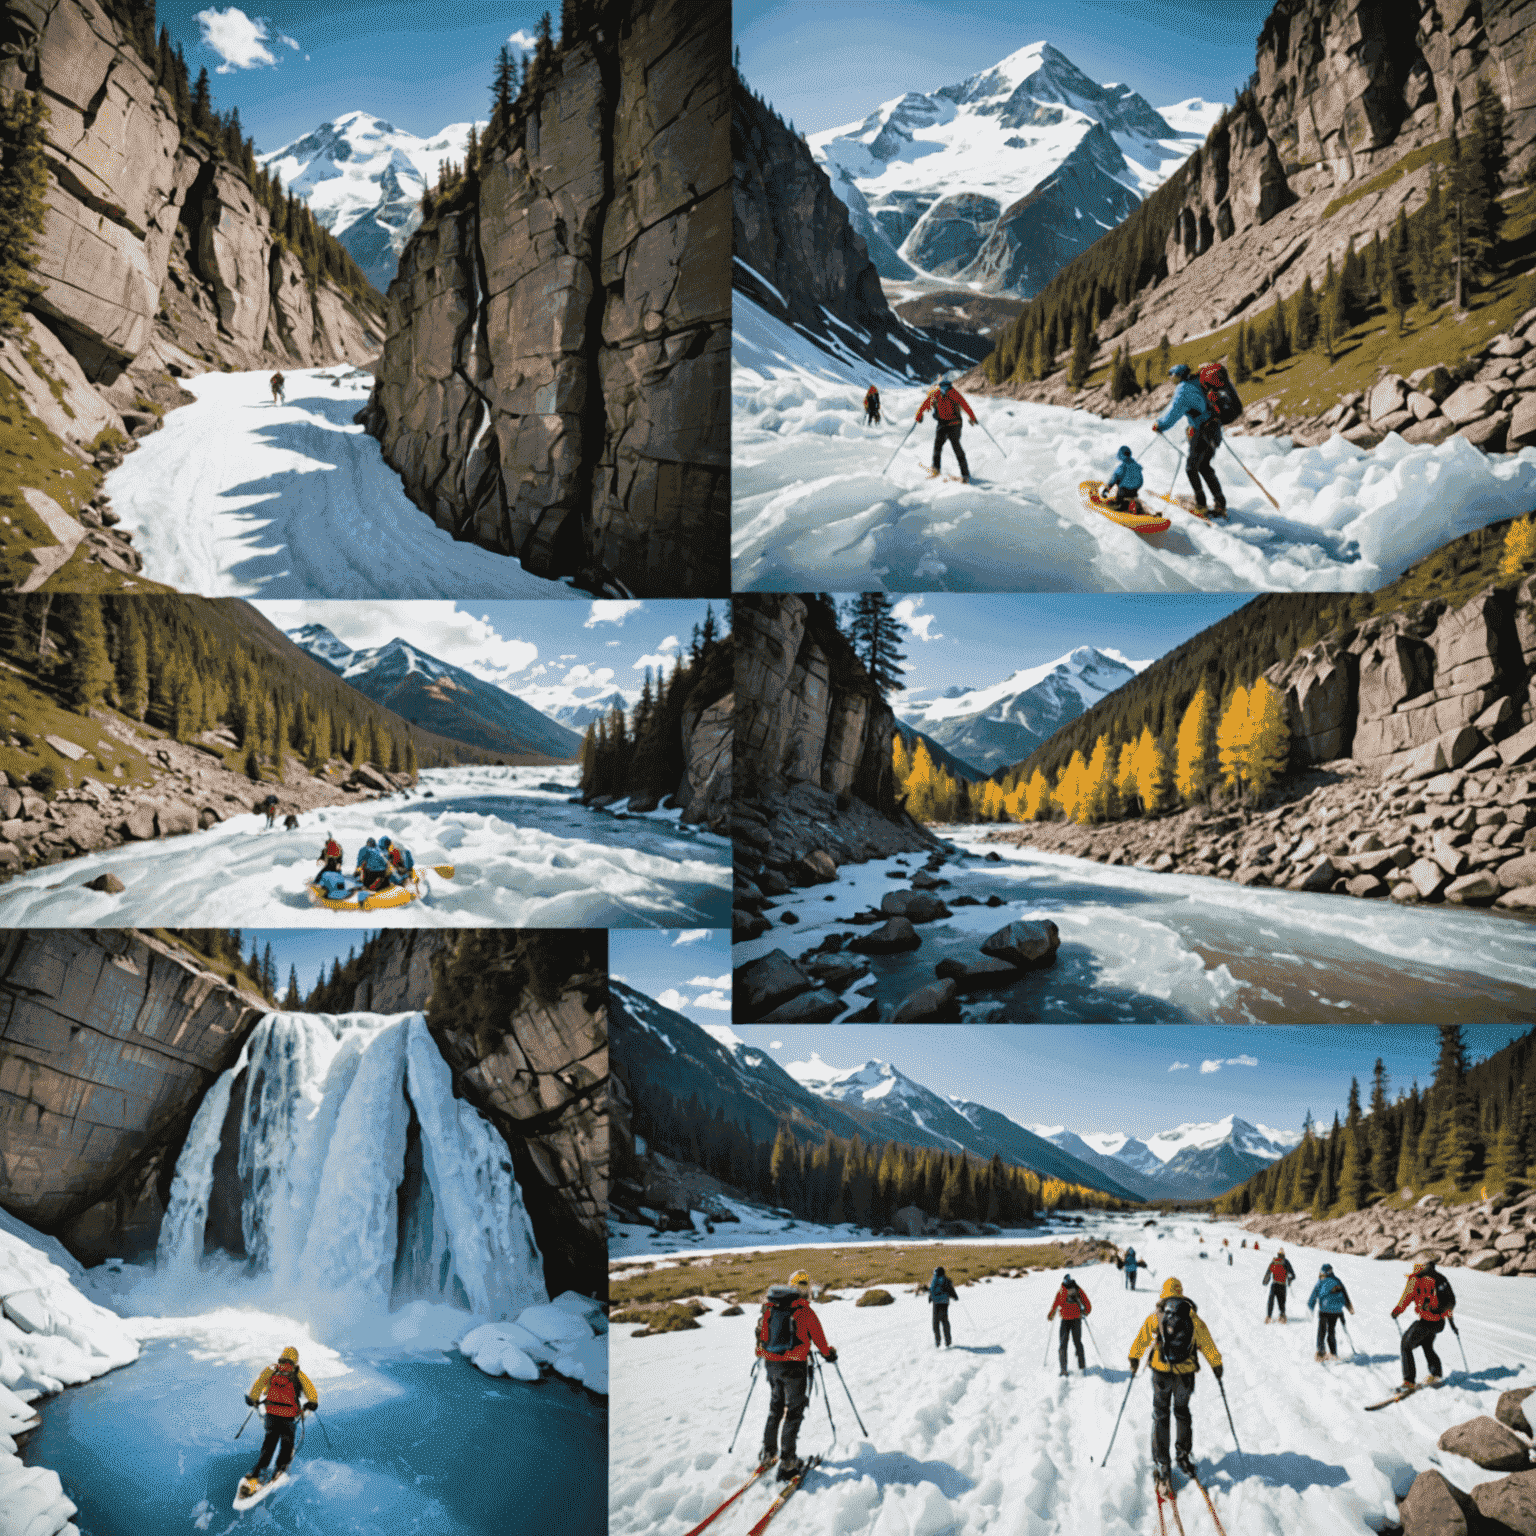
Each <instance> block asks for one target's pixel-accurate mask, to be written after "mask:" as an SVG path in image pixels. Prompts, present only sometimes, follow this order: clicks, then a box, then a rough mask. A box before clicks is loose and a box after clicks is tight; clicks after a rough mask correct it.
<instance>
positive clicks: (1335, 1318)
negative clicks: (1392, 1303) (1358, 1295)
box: [1307, 1264, 1355, 1360]
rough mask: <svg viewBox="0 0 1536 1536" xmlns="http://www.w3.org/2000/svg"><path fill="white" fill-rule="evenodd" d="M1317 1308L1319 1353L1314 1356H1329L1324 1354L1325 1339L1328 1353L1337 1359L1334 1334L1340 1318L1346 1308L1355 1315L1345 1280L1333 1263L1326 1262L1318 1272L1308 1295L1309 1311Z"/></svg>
mask: <svg viewBox="0 0 1536 1536" xmlns="http://www.w3.org/2000/svg"><path fill="white" fill-rule="evenodd" d="M1313 1307H1316V1308H1317V1353H1316V1355H1315V1356H1314V1357H1313V1358H1314V1359H1317V1360H1324V1359H1326V1358H1327V1356H1325V1355H1324V1354H1323V1341H1324V1339H1326V1340H1327V1342H1328V1354H1329V1355H1332V1356H1333V1358H1334V1359H1335V1360H1337V1359H1338V1358H1339V1344H1338V1340H1337V1339H1335V1338H1334V1334H1335V1333H1336V1332H1337V1331H1338V1327H1339V1319H1340V1318H1341V1317H1343V1315H1344V1309H1345V1308H1346V1307H1347V1308H1348V1309H1349V1315H1350V1316H1351V1317H1353V1316H1354V1315H1355V1308H1354V1304H1353V1303H1352V1302H1351V1301H1350V1299H1349V1292H1348V1291H1346V1290H1345V1289H1344V1282H1343V1281H1342V1280H1340V1279H1339V1277H1338V1276H1337V1275H1336V1274H1334V1272H1333V1265H1332V1264H1324V1265H1323V1267H1322V1269H1321V1270H1320V1271H1319V1272H1318V1276H1317V1284H1316V1285H1314V1286H1313V1287H1312V1294H1311V1295H1310V1296H1308V1297H1307V1311H1308V1312H1310V1311H1311V1310H1312V1308H1313Z"/></svg>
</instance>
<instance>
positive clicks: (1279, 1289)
mask: <svg viewBox="0 0 1536 1536" xmlns="http://www.w3.org/2000/svg"><path fill="white" fill-rule="evenodd" d="M1277 1301H1278V1302H1279V1303H1280V1316H1281V1317H1284V1316H1285V1287H1284V1286H1283V1285H1276V1284H1275V1283H1274V1281H1273V1280H1271V1281H1270V1283H1269V1301H1268V1303H1267V1305H1266V1306H1265V1308H1264V1320H1265V1322H1268V1321H1269V1319H1270V1317H1271V1315H1272V1314H1273V1313H1274V1310H1275V1303H1276V1302H1277Z"/></svg>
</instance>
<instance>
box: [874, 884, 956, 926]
mask: <svg viewBox="0 0 1536 1536" xmlns="http://www.w3.org/2000/svg"><path fill="white" fill-rule="evenodd" d="M880 910H881V911H882V912H884V913H885V915H886V916H887V917H904V918H906V919H907V921H908V922H913V923H932V922H936V921H937V920H938V919H939V918H941V917H948V916H950V910H949V908H948V907H946V906H945V905H944V903H943V902H942V901H940V900H939V898H938V897H937V896H935V895H933V894H932V893H931V892H929V891H887V892H886V893H885V895H884V896H882V897H881V898H880Z"/></svg>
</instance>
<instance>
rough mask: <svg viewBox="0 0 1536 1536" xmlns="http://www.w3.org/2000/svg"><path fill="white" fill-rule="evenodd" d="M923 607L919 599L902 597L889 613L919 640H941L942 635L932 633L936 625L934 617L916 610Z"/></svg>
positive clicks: (935, 617)
mask: <svg viewBox="0 0 1536 1536" xmlns="http://www.w3.org/2000/svg"><path fill="white" fill-rule="evenodd" d="M922 606H923V599H922V598H920V597H904V598H902V600H901V601H900V602H899V603H897V604H896V606H895V607H894V608H893V609H892V610H891V612H892V613H893V614H894V615H895V616H896V619H897V620H898V621H899V622H900V623H902V624H905V625H906V626H907V628H908V629H909V630H911V631H912V633H913V634H914V635H916V636H917V638H918V639H919V640H924V641H927V640H942V639H943V638H944V636H943V635H941V634H938V633H936V632H935V631H934V628H933V626H934V625H935V624H937V623H938V618H937V616H936V615H934V614H931V613H919V612H918V611H917V610H918V609H919V608H921V607H922Z"/></svg>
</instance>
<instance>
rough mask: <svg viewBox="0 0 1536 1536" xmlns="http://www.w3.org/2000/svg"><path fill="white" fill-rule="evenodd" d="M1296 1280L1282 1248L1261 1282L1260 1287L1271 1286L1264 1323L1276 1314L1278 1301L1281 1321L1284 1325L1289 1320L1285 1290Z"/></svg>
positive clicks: (1269, 1264)
mask: <svg viewBox="0 0 1536 1536" xmlns="http://www.w3.org/2000/svg"><path fill="white" fill-rule="evenodd" d="M1295 1278H1296V1271H1295V1270H1294V1269H1292V1268H1291V1261H1290V1260H1289V1259H1288V1258H1286V1256H1285V1249H1284V1248H1282V1249H1281V1250H1280V1252H1279V1253H1277V1254H1276V1255H1275V1256H1274V1258H1272V1259H1271V1260H1270V1261H1269V1263H1268V1264H1267V1265H1266V1266H1265V1269H1264V1278H1263V1279H1262V1280H1261V1281H1260V1282H1259V1284H1260V1285H1265V1284H1267V1285H1268V1286H1269V1300H1268V1301H1267V1302H1266V1303H1265V1306H1264V1321H1265V1322H1266V1323H1267V1322H1268V1321H1269V1320H1270V1315H1271V1314H1272V1313H1273V1312H1274V1310H1275V1303H1276V1302H1277V1301H1278V1302H1279V1303H1280V1321H1281V1322H1282V1323H1283V1322H1285V1321H1286V1320H1287V1319H1286V1316H1285V1288H1286V1286H1287V1285H1288V1284H1289V1283H1290V1282H1291V1281H1292V1280H1294V1279H1295Z"/></svg>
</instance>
